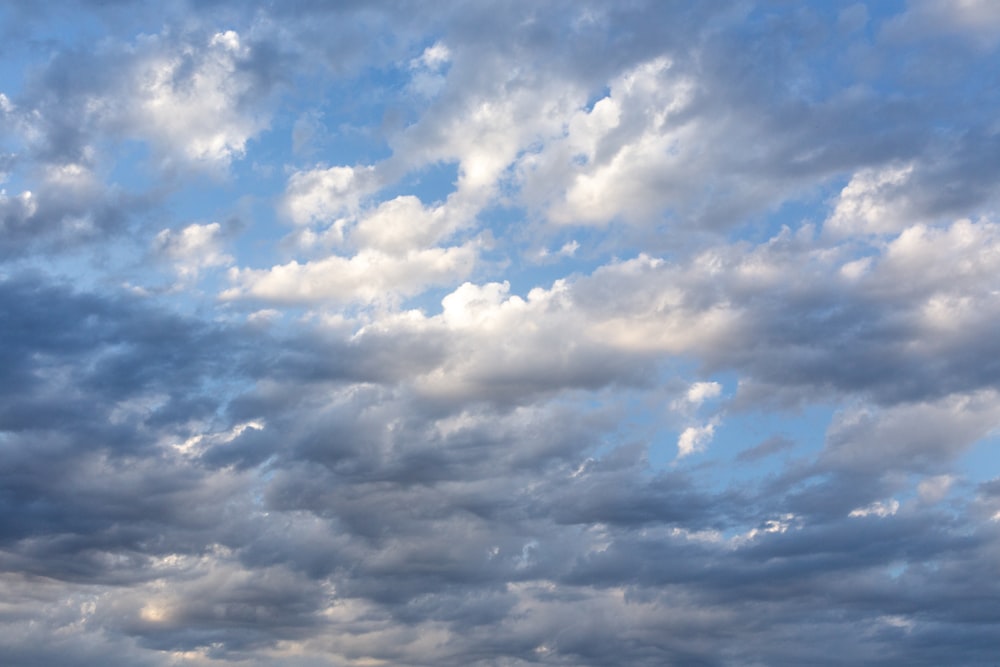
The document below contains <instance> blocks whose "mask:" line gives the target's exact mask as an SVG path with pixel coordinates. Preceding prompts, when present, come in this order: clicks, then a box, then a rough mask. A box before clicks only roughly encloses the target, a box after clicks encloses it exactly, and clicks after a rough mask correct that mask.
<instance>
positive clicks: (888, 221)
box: [823, 164, 918, 236]
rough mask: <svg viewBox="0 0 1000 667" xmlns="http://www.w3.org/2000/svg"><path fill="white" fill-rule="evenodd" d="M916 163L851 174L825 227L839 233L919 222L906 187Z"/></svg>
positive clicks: (882, 231)
mask: <svg viewBox="0 0 1000 667" xmlns="http://www.w3.org/2000/svg"><path fill="white" fill-rule="evenodd" d="M912 173H913V165H912V164H906V165H897V166H890V167H884V168H879V169H864V170H862V171H860V172H858V173H856V174H854V175H853V176H852V177H851V181H850V183H848V184H847V185H846V186H844V189H843V190H841V192H840V196H839V198H838V200H837V204H836V207H835V208H834V211H833V213H832V214H831V215H830V217H829V218H828V219H827V221H826V223H825V224H824V226H823V229H824V230H825V231H827V232H830V233H832V234H835V235H837V236H849V235H854V234H885V233H891V232H899V231H901V230H902V229H904V228H906V227H907V226H909V225H911V224H913V223H914V222H918V221H917V220H914V219H913V217H912V214H911V207H910V206H909V205H908V201H907V199H906V189H905V186H906V185H907V183H908V181H909V178H910V176H911V175H912Z"/></svg>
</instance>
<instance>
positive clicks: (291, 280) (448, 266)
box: [221, 243, 477, 304]
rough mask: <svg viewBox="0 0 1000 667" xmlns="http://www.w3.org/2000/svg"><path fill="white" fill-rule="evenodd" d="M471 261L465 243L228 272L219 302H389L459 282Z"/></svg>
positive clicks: (471, 248) (472, 249)
mask: <svg viewBox="0 0 1000 667" xmlns="http://www.w3.org/2000/svg"><path fill="white" fill-rule="evenodd" d="M476 255H477V246H476V244H475V243H466V244H465V245H462V246H453V247H449V248H429V249H425V250H415V251H410V252H407V253H405V254H402V255H394V254H387V253H384V252H382V251H379V250H362V251H360V252H359V253H358V254H356V255H354V256H352V257H341V256H339V255H332V256H330V257H326V258H324V259H319V260H315V261H310V262H306V263H304V264H300V263H299V262H297V261H292V262H289V263H288V264H281V265H277V266H274V267H272V268H270V269H245V268H243V269H241V268H233V269H230V271H229V279H230V281H231V282H232V283H233V285H234V286H233V287H232V288H230V289H227V290H225V291H224V292H223V293H222V295H221V296H222V298H223V299H225V300H233V299H246V298H252V299H257V300H261V301H265V302H269V303H284V304H296V303H317V304H318V303H329V304H347V303H376V302H383V303H384V302H391V301H393V300H394V299H397V298H399V297H407V296H413V295H416V294H420V293H421V292H423V291H424V290H425V289H427V288H428V287H429V286H433V285H447V284H450V283H452V282H454V281H456V280H460V279H462V278H463V277H465V276H466V275H468V274H469V272H470V271H472V268H473V266H474V264H475V259H476Z"/></svg>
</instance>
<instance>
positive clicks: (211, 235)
mask: <svg viewBox="0 0 1000 667" xmlns="http://www.w3.org/2000/svg"><path fill="white" fill-rule="evenodd" d="M221 234H222V226H221V225H220V224H219V223H217V222H212V223H209V224H207V225H199V224H191V225H188V226H187V227H185V228H184V229H182V230H180V231H179V232H174V231H172V230H170V229H164V230H162V231H160V233H159V234H157V235H156V237H155V238H154V240H153V250H154V252H155V253H156V254H158V255H160V256H161V257H163V258H165V259H167V260H169V261H171V262H173V264H174V267H175V269H176V271H177V273H178V274H179V275H180V276H181V277H182V278H193V277H197V275H198V272H199V271H200V270H201V269H204V268H211V267H216V266H226V265H228V264H231V263H232V262H233V257H232V256H231V255H228V254H226V253H224V252H223V251H222V248H221V245H220V241H221V238H220V237H221Z"/></svg>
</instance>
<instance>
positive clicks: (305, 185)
mask: <svg viewBox="0 0 1000 667" xmlns="http://www.w3.org/2000/svg"><path fill="white" fill-rule="evenodd" d="M377 189H378V180H377V177H376V173H375V169H374V168H373V167H370V166H358V167H347V166H341V167H329V168H321V169H312V170H308V171H298V172H295V173H294V174H292V175H291V177H290V178H289V179H288V187H287V189H286V191H285V196H284V199H283V201H282V208H283V211H284V212H285V214H286V215H287V216H288V218H289V219H290V220H291V221H292V222H293V223H295V224H296V225H313V224H322V225H329V224H331V223H333V222H334V221H335V220H336V219H338V218H341V217H345V216H349V215H352V214H356V213H357V211H358V208H359V206H360V204H361V202H362V200H363V199H364V198H365V197H367V196H368V195H370V194H372V193H373V192H374V191H375V190H377Z"/></svg>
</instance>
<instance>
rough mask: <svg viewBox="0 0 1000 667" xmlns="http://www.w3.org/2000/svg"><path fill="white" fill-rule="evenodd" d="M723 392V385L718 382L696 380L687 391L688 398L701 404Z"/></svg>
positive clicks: (691, 401) (689, 400) (696, 403)
mask: <svg viewBox="0 0 1000 667" xmlns="http://www.w3.org/2000/svg"><path fill="white" fill-rule="evenodd" d="M721 393H722V385H721V384H719V383H718V382H695V383H694V384H692V385H691V386H690V387H689V388H688V391H687V400H688V402H690V403H693V404H695V405H700V404H701V403H704V402H705V401H706V400H708V399H710V398H716V397H717V396H719V395H720V394H721Z"/></svg>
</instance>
